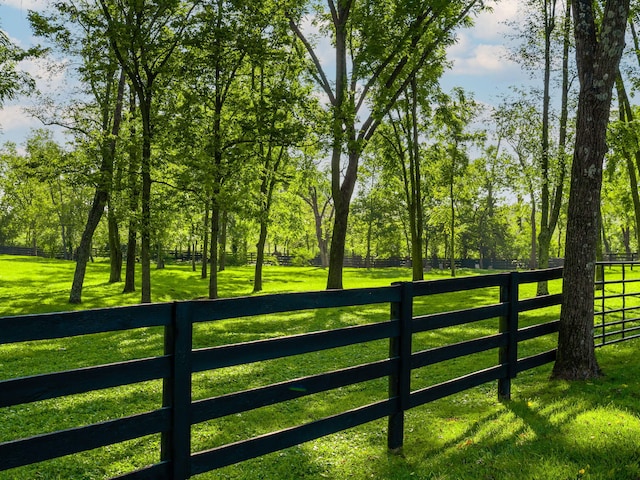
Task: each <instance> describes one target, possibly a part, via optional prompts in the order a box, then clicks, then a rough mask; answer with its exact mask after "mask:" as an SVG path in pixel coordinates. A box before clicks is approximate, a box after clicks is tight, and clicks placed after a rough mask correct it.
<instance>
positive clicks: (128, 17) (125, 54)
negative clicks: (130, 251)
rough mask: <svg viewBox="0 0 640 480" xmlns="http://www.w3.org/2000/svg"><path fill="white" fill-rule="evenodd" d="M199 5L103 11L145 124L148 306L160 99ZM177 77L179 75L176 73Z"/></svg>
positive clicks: (124, 5)
mask: <svg viewBox="0 0 640 480" xmlns="http://www.w3.org/2000/svg"><path fill="white" fill-rule="evenodd" d="M198 3H199V2H190V3H189V4H186V3H185V2H182V1H180V0H164V1H159V2H147V1H144V0H143V1H139V2H123V1H117V2H106V1H105V0H100V6H101V8H102V13H103V15H104V19H105V22H106V25H107V28H106V35H107V37H108V39H109V42H110V44H111V48H112V49H113V52H114V54H115V56H116V58H117V59H118V61H119V63H120V66H121V67H122V69H123V70H124V71H125V73H126V74H127V76H128V78H129V81H130V82H131V85H132V87H133V89H134V91H135V92H136V95H137V97H138V100H139V108H140V117H141V120H142V156H141V171H142V197H141V205H142V218H141V225H140V227H141V228H140V234H141V241H142V249H141V259H140V263H141V265H142V299H141V301H142V303H149V302H151V252H150V250H151V166H152V158H151V146H152V141H153V133H154V119H153V116H154V114H155V110H154V109H155V107H156V105H155V103H154V100H155V97H156V96H157V93H158V92H157V91H158V88H159V84H160V83H161V82H162V81H163V80H164V78H163V76H164V75H166V74H167V73H168V72H169V71H170V60H171V58H172V56H173V55H174V53H175V52H176V50H177V48H178V46H179V45H180V44H181V42H182V41H183V34H184V32H185V30H186V29H187V27H188V25H189V24H188V20H189V18H190V17H191V14H192V12H193V10H194V9H195V8H196V6H197V4H198ZM174 73H175V72H174Z"/></svg>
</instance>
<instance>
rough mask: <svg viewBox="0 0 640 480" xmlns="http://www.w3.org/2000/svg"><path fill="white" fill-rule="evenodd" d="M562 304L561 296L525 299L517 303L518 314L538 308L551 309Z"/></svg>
mask: <svg viewBox="0 0 640 480" xmlns="http://www.w3.org/2000/svg"><path fill="white" fill-rule="evenodd" d="M560 304H562V294H561V293H556V294H553V295H542V296H540V297H535V298H527V299H524V300H520V302H518V312H528V311H530V310H537V309H539V308H546V307H552V306H554V305H560Z"/></svg>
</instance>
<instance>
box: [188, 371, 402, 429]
mask: <svg viewBox="0 0 640 480" xmlns="http://www.w3.org/2000/svg"><path fill="white" fill-rule="evenodd" d="M397 367H398V360H397V359H387V360H381V361H379V362H373V363H368V364H365V365H358V366H356V367H350V368H345V369H342V370H336V371H333V372H329V373H322V374H318V375H311V376H308V377H303V378H297V379H294V380H289V381H286V382H281V383H277V384H274V385H268V386H265V387H259V388H254V389H252V390H245V391H242V392H236V393H232V394H228V395H223V396H220V397H215V398H209V399H203V400H198V401H196V402H193V408H192V420H191V422H192V424H196V423H200V422H204V421H207V420H212V419H214V418H219V417H224V416H226V415H232V414H234V413H239V412H246V411H249V410H253V409H254V408H259V407H266V406H268V405H273V404H276V403H280V402H285V401H287V400H293V399H295V398H300V397H304V396H307V395H313V394H315V393H320V392H325V391H327V390H333V389H336V388H340V387H345V386H348V385H354V384H356V383H360V382H365V381H368V380H374V379H376V378H381V377H385V376H388V375H391V373H392V372H393V371H394V369H396V368H397Z"/></svg>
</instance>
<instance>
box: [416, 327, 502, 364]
mask: <svg viewBox="0 0 640 480" xmlns="http://www.w3.org/2000/svg"><path fill="white" fill-rule="evenodd" d="M507 341H508V337H507V334H506V333H498V334H496V335H490V336H487V337H482V338H475V339H473V340H467V341H466V342H458V343H452V344H451V345H446V346H444V347H436V348H432V349H429V350H423V351H421V352H416V353H414V354H413V355H412V356H411V369H412V370H413V369H415V368H421V367H426V366H428V365H433V364H435V363H440V362H444V361H447V360H452V359H454V358H459V357H465V356H467V355H473V354H474V353H480V352H484V351H486V350H491V349H494V348H499V347H504V346H506V345H507Z"/></svg>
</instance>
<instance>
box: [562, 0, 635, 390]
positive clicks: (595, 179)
mask: <svg viewBox="0 0 640 480" xmlns="http://www.w3.org/2000/svg"><path fill="white" fill-rule="evenodd" d="M572 9H573V19H574V25H575V27H574V28H575V40H576V63H577V67H578V76H579V79H580V96H579V101H578V117H577V130H576V143H575V151H574V155H573V166H572V170H571V192H570V196H569V210H568V219H567V234H566V235H567V237H566V238H567V239H566V248H565V267H564V278H563V291H564V292H565V294H564V298H563V302H562V311H561V314H560V331H559V336H558V353H557V358H556V363H555V365H554V367H553V374H552V376H553V377H554V378H564V379H570V380H577V379H586V378H592V377H596V376H598V375H600V373H601V372H600V367H599V366H598V362H597V360H596V357H595V349H594V343H593V312H594V289H593V281H594V274H595V260H596V244H597V237H598V235H597V232H598V230H599V225H600V223H599V215H600V191H601V187H602V165H603V161H604V155H605V153H606V151H607V144H606V132H607V124H608V122H609V110H610V107H611V97H612V90H613V85H614V83H615V80H616V77H617V73H618V66H619V64H620V58H621V56H622V52H623V50H624V44H625V31H626V25H627V18H628V15H629V0H607V1H606V2H605V4H604V9H603V14H602V17H601V20H600V22H598V17H597V14H596V6H595V5H594V2H593V1H592V0H574V1H573V6H572Z"/></svg>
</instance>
